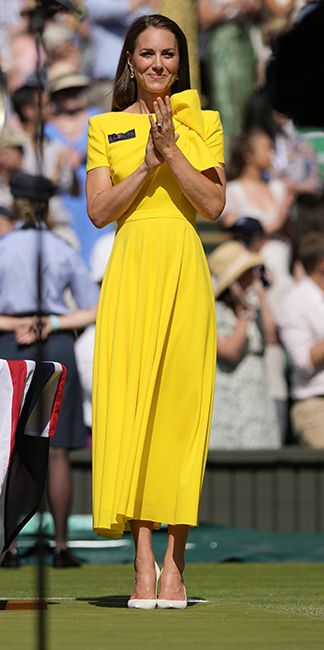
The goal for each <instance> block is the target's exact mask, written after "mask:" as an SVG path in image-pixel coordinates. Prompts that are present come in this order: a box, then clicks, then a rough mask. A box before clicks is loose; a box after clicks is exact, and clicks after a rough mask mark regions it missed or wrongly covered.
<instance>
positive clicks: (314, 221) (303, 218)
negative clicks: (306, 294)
mask: <svg viewBox="0 0 324 650" xmlns="http://www.w3.org/2000/svg"><path fill="white" fill-rule="evenodd" d="M323 215H324V191H322V192H321V193H318V194H300V195H299V196H298V198H297V200H296V201H295V203H294V205H293V209H292V210H291V215H290V219H291V222H292V259H291V267H292V270H293V274H294V277H295V278H296V279H301V278H302V277H303V276H304V275H305V270H304V268H303V266H302V265H301V263H300V260H299V253H298V249H299V242H300V239H301V238H302V237H303V236H304V235H306V234H307V233H309V232H315V231H316V232H320V233H323V232H324V219H323Z"/></svg>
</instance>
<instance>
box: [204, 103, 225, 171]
mask: <svg viewBox="0 0 324 650" xmlns="http://www.w3.org/2000/svg"><path fill="white" fill-rule="evenodd" d="M203 115H204V121H205V142H206V144H207V147H208V149H209V151H210V153H211V154H212V156H213V158H214V160H215V167H217V166H218V165H223V164H224V134H223V127H222V122H221V119H220V115H219V112H218V111H203Z"/></svg>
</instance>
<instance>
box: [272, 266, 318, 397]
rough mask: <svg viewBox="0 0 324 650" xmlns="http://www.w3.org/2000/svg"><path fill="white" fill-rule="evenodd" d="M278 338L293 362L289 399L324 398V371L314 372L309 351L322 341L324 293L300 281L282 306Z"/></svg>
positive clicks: (306, 281) (312, 284) (311, 283)
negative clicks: (290, 397) (322, 396)
mask: <svg viewBox="0 0 324 650" xmlns="http://www.w3.org/2000/svg"><path fill="white" fill-rule="evenodd" d="M279 327H280V332H281V338H282V341H283V344H284V346H285V348H286V349H287V352H288V354H289V357H290V359H291V362H292V390H291V392H292V396H293V398H294V399H307V398H308V397H315V396H316V395H324V368H323V369H320V370H316V369H315V368H314V366H313V364H312V361H311V357H310V350H311V348H312V347H313V346H314V345H317V344H318V343H321V342H322V341H324V292H323V291H322V290H321V289H320V288H319V287H318V285H317V284H315V282H313V280H311V279H310V278H309V277H305V278H303V279H302V280H301V281H300V282H298V283H297V284H296V285H295V287H294V288H293V289H292V290H291V291H290V292H289V293H288V294H287V296H286V297H285V299H284V300H283V302H282V305H281V310H280V318H279Z"/></svg>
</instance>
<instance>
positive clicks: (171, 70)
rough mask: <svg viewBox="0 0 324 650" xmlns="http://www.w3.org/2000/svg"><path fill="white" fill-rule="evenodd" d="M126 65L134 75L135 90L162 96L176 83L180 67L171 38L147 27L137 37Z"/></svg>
mask: <svg viewBox="0 0 324 650" xmlns="http://www.w3.org/2000/svg"><path fill="white" fill-rule="evenodd" d="M128 64H129V66H130V67H131V69H132V70H133V71H134V74H135V79H136V81H137V87H138V90H140V89H141V90H143V91H144V92H145V93H149V94H152V95H156V96H157V97H158V96H160V95H161V96H163V95H164V96H165V95H166V94H168V93H169V92H170V89H171V87H172V85H173V84H174V82H175V81H176V78H177V75H178V68H179V64H180V56H179V48H178V43H177V39H176V37H175V35H174V34H172V32H169V31H168V30H166V29H157V28H155V27H149V28H148V29H146V30H145V31H144V32H142V33H141V34H140V35H139V37H138V39H137V42H136V46H135V50H134V53H133V54H129V57H128Z"/></svg>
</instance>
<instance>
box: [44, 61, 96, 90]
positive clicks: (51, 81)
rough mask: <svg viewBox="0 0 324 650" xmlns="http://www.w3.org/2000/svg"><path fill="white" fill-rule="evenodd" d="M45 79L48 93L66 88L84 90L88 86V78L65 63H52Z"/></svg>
mask: <svg viewBox="0 0 324 650" xmlns="http://www.w3.org/2000/svg"><path fill="white" fill-rule="evenodd" d="M47 79H48V90H49V92H50V93H56V92H58V91H59V90H66V89H67V88H86V87H87V86H89V84H90V77H88V76H87V75H86V74H84V73H83V72H80V70H77V69H76V68H75V67H74V66H73V65H71V63H68V62H65V61H59V62H58V63H53V65H51V66H50V67H49V69H48V74H47Z"/></svg>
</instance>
